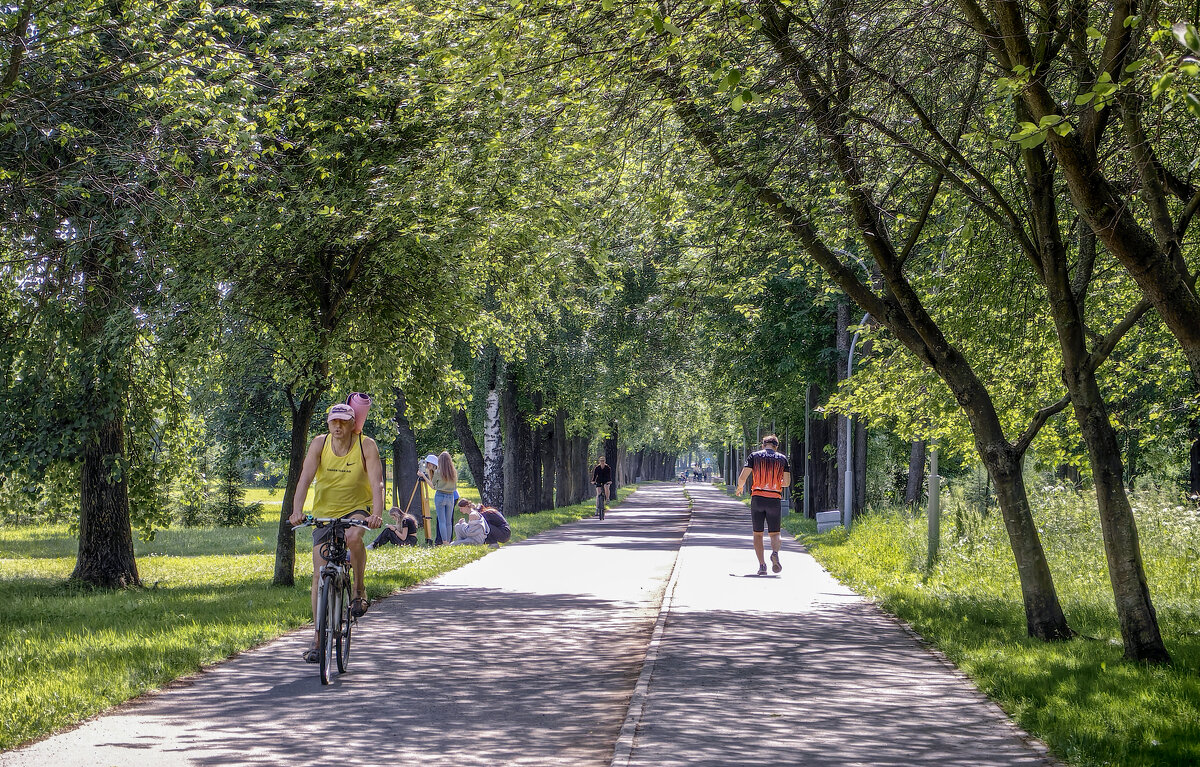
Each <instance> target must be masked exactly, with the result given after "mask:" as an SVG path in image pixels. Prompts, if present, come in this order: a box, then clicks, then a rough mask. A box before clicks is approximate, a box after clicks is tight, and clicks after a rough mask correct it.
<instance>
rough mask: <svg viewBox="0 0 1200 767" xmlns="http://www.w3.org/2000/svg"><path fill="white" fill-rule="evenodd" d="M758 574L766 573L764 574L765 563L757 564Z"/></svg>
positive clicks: (765, 571)
mask: <svg viewBox="0 0 1200 767" xmlns="http://www.w3.org/2000/svg"><path fill="white" fill-rule="evenodd" d="M758 574H759V575H766V574H767V565H766V563H763V564H761V565H759V566H758Z"/></svg>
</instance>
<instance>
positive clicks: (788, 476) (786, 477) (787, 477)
mask: <svg viewBox="0 0 1200 767" xmlns="http://www.w3.org/2000/svg"><path fill="white" fill-rule="evenodd" d="M782 486H783V487H791V486H792V473H791V472H790V471H785V472H784V473H783V485H782Z"/></svg>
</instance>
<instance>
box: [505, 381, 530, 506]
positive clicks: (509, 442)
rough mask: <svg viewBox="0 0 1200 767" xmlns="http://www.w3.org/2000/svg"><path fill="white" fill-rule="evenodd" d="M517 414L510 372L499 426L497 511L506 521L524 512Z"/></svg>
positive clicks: (514, 386) (519, 419)
mask: <svg viewBox="0 0 1200 767" xmlns="http://www.w3.org/2000/svg"><path fill="white" fill-rule="evenodd" d="M522 420H523V419H522V417H521V412H520V410H518V408H517V383H516V377H515V376H514V375H513V371H512V369H511V368H509V369H508V370H506V371H505V374H504V380H503V384H502V385H501V387H500V422H501V424H502V425H503V429H504V450H503V458H504V503H503V505H502V506H501V507H500V511H501V512H503V513H504V516H506V517H513V516H516V515H518V514H522V513H524V512H525V503H524V501H525V498H524V496H525V472H524V471H522V469H523V468H524V466H523V465H522V461H521V458H522V455H521V453H522V450H521V441H522V440H521V436H522V435H521V426H522Z"/></svg>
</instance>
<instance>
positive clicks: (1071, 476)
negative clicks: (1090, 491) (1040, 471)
mask: <svg viewBox="0 0 1200 767" xmlns="http://www.w3.org/2000/svg"><path fill="white" fill-rule="evenodd" d="M1054 476H1055V477H1056V478H1057V479H1059V480H1061V481H1063V482H1070V483H1071V487H1073V488H1075V490H1076V491H1079V490H1082V489H1083V476H1082V475H1081V474H1080V473H1079V469H1077V468H1076V467H1074V466H1072V465H1071V464H1069V463H1060V464H1059V465H1058V468H1057V469H1055V470H1054Z"/></svg>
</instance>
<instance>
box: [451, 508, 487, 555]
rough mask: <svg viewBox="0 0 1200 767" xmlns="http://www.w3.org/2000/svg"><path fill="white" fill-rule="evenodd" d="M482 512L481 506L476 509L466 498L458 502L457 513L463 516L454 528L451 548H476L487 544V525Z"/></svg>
mask: <svg viewBox="0 0 1200 767" xmlns="http://www.w3.org/2000/svg"><path fill="white" fill-rule="evenodd" d="M482 511H483V507H482V506H478V507H477V506H475V505H474V504H473V503H471V502H470V501H468V500H467V499H466V498H460V499H459V500H458V513H459V514H463V515H464V516H463V518H462V519H461V520H459V522H458V524H456V525H455V526H454V543H452V544H451V545H452V546H478V545H481V544H483V543H486V542H487V535H488V523H487V520H486V519H484V518H483V513H482Z"/></svg>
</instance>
